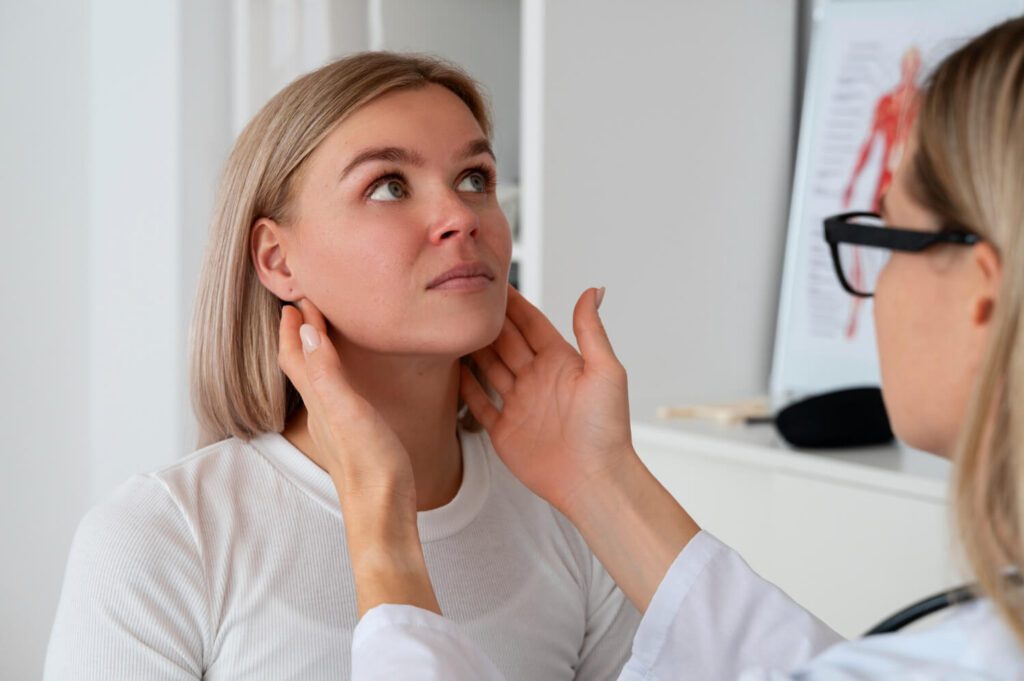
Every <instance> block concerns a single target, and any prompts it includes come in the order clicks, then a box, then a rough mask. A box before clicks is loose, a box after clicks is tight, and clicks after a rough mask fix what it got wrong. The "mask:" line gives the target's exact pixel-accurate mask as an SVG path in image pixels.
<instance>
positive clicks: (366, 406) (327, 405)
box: [278, 298, 441, 617]
mask: <svg viewBox="0 0 1024 681" xmlns="http://www.w3.org/2000/svg"><path fill="white" fill-rule="evenodd" d="M298 305H299V307H298V308H295V307H293V306H291V305H284V306H283V307H282V309H281V328H280V339H279V348H278V364H279V365H280V366H281V369H282V370H283V371H284V372H285V374H286V375H287V376H288V378H289V380H291V382H292V385H294V386H295V388H296V390H298V391H299V394H300V395H301V396H302V401H303V403H304V404H305V406H306V411H307V419H306V424H307V428H308V429H309V433H310V437H311V438H312V439H313V443H314V444H315V445H316V451H315V452H309V453H307V456H309V457H310V458H311V459H313V461H314V462H315V463H316V464H317V465H318V466H320V467H321V468H323V469H324V470H325V471H327V472H328V473H329V474H330V476H331V479H332V480H333V481H334V485H335V487H336V488H337V490H338V499H339V500H340V502H341V508H342V516H343V518H344V520H345V535H346V537H347V540H348V550H349V555H350V558H351V561H352V571H353V574H354V576H355V581H356V596H357V601H358V608H359V616H360V617H361V616H362V615H363V614H364V613H366V611H367V610H369V609H371V608H373V607H375V606H377V605H380V604H382V603H399V604H408V605H415V606H418V607H421V608H424V609H426V610H432V611H434V612H437V613H440V611H441V610H440V607H439V606H438V603H437V598H436V597H435V595H434V589H433V586H432V585H431V583H430V576H429V574H428V573H427V567H426V563H425V561H424V559H423V547H422V545H421V544H420V539H419V530H418V528H417V526H416V485H415V480H414V478H413V472H412V463H411V462H410V461H409V455H408V453H406V451H405V447H403V446H402V443H401V441H400V440H399V439H398V436H397V435H395V433H394V431H393V430H392V429H391V427H390V426H389V425H388V424H387V423H386V422H385V421H384V419H383V418H382V417H381V415H380V413H379V412H378V411H377V410H376V409H374V407H373V405H371V404H370V403H369V402H367V401H366V400H365V399H364V398H363V397H362V396H361V395H359V394H358V393H357V392H356V391H355V390H353V389H352V387H351V386H350V385H349V384H348V382H347V381H346V380H345V376H344V373H343V371H342V365H341V359H340V358H339V357H338V353H337V350H335V348H334V344H333V343H331V341H330V339H329V337H328V335H327V326H326V323H325V322H324V318H323V315H321V314H320V311H319V310H317V309H316V307H315V306H314V305H313V303H311V302H310V301H309V300H307V299H305V298H303V299H302V300H300V301H299V304H298Z"/></svg>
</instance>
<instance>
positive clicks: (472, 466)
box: [249, 428, 490, 544]
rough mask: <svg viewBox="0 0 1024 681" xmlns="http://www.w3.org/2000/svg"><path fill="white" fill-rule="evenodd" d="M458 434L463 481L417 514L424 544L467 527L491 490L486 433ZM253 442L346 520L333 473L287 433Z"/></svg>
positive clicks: (294, 480)
mask: <svg viewBox="0 0 1024 681" xmlns="http://www.w3.org/2000/svg"><path fill="white" fill-rule="evenodd" d="M458 437H459V443H460V445H461V449H462V482H461V484H460V485H459V491H458V492H456V494H455V497H454V498H453V499H452V500H451V501H450V502H448V503H447V504H445V505H444V506H440V507H438V508H435V509H431V510H429V511H421V512H419V513H417V514H416V523H417V526H418V527H419V533H420V541H421V542H422V543H424V544H425V543H427V542H431V541H437V540H438V539H444V538H446V537H450V536H452V535H453V534H456V533H457V532H460V531H461V530H463V529H464V528H465V527H466V526H467V525H469V524H470V523H471V522H472V521H473V519H474V518H476V516H477V515H478V514H479V512H480V509H481V508H483V504H484V501H485V500H486V499H487V495H488V494H489V493H490V470H489V465H488V462H487V460H486V456H487V452H486V447H485V446H484V443H483V441H482V438H483V434H482V433H474V432H470V431H468V430H465V429H463V428H459V429H458ZM249 444H251V445H252V446H253V447H254V448H255V449H256V451H257V452H259V453H260V454H261V455H262V456H263V458H264V459H266V460H267V461H268V462H269V463H270V464H271V465H272V466H274V468H275V469H277V470H278V471H279V472H280V473H281V474H282V475H284V476H285V477H286V478H287V479H288V480H290V481H291V482H292V484H294V485H295V486H296V487H298V488H299V489H300V490H301V491H302V492H303V493H305V494H306V495H307V496H309V497H311V498H312V499H313V500H314V501H316V502H318V503H319V504H320V505H321V506H323V507H324V508H326V509H327V510H328V511H329V512H330V513H332V514H333V515H335V516H336V517H337V518H338V519H339V520H341V521H342V522H344V520H343V518H342V515H341V504H340V502H339V500H338V492H337V489H335V487H334V482H333V481H332V480H331V476H330V475H328V473H327V471H325V470H323V469H322V468H320V467H319V466H317V465H316V464H315V463H313V461H312V459H310V458H309V457H308V456H306V455H305V454H303V453H302V451H300V450H299V449H298V448H297V447H296V446H295V445H293V444H292V443H291V442H290V441H289V440H288V439H287V438H286V437H285V436H284V435H282V434H281V433H275V432H266V433H261V434H260V435H258V436H256V437H254V438H252V440H250V441H249Z"/></svg>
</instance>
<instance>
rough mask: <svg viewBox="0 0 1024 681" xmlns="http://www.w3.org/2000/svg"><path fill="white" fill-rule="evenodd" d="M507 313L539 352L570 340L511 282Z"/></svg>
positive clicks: (532, 346)
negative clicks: (563, 336)
mask: <svg viewBox="0 0 1024 681" xmlns="http://www.w3.org/2000/svg"><path fill="white" fill-rule="evenodd" d="M505 315H506V316H507V317H508V318H509V319H511V320H512V323H513V325H515V327H516V329H517V330H518V331H519V332H520V333H521V334H522V336H523V338H524V339H525V340H526V342H527V343H529V345H530V347H531V348H532V349H533V350H534V351H535V352H537V353H540V352H542V351H544V350H545V349H547V348H549V347H551V346H552V345H558V344H560V343H564V344H566V345H568V341H566V340H565V339H564V338H562V334H560V333H558V329H556V328H555V326H554V324H552V323H551V321H550V320H549V319H548V318H547V317H545V316H544V313H543V312H541V311H540V310H538V309H537V308H536V307H534V306H533V304H532V303H530V301H528V300H527V299H526V298H524V297H523V294H521V293H520V292H519V291H517V290H516V289H515V287H513V286H512V285H511V284H510V285H509V287H508V308H507V309H506V311H505Z"/></svg>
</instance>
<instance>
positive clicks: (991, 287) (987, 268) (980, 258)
mask: <svg viewBox="0 0 1024 681" xmlns="http://www.w3.org/2000/svg"><path fill="white" fill-rule="evenodd" d="M971 253H972V255H971V264H972V265H973V267H974V270H975V272H976V273H977V279H976V282H977V287H976V291H975V295H974V296H972V298H971V321H972V322H973V323H974V324H975V325H976V326H986V325H987V324H988V323H989V322H990V321H991V320H992V313H993V312H994V311H995V307H996V300H997V298H998V297H999V289H1000V287H1001V286H1002V283H1003V265H1002V261H1001V260H1000V259H999V252H998V251H996V249H995V247H994V246H992V244H990V243H988V242H987V241H982V242H980V243H978V244H975V245H974V246H973V247H972V248H971Z"/></svg>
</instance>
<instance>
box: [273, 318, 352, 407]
mask: <svg viewBox="0 0 1024 681" xmlns="http://www.w3.org/2000/svg"><path fill="white" fill-rule="evenodd" d="M288 308H293V309H291V310H289V309H288ZM278 364H279V365H280V366H281V369H282V370H283V371H284V372H285V374H286V375H287V376H288V378H289V380H291V382H292V385H294V386H295V389H296V390H298V391H299V394H300V395H301V396H302V401H303V403H304V404H305V406H306V408H307V410H308V411H310V412H311V414H312V413H314V412H321V411H322V412H326V414H325V415H330V416H335V417H341V418H344V416H345V415H347V414H348V412H349V411H351V410H352V409H353V408H358V402H359V400H358V399H356V395H355V394H354V393H353V391H352V389H351V388H350V387H349V385H348V383H347V382H346V381H345V378H344V375H343V374H342V370H341V359H340V358H339V357H338V353H337V351H336V350H335V349H334V345H333V344H332V343H331V342H330V339H329V338H328V337H327V332H326V324H325V322H324V319H323V316H322V315H321V314H320V312H319V310H317V309H316V308H315V307H314V306H313V305H312V303H308V302H307V301H305V299H303V301H300V307H293V306H291V305H285V306H283V307H282V308H281V334H280V339H279V343H278ZM338 412H341V413H338Z"/></svg>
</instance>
